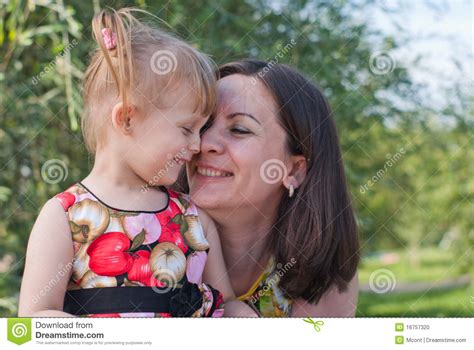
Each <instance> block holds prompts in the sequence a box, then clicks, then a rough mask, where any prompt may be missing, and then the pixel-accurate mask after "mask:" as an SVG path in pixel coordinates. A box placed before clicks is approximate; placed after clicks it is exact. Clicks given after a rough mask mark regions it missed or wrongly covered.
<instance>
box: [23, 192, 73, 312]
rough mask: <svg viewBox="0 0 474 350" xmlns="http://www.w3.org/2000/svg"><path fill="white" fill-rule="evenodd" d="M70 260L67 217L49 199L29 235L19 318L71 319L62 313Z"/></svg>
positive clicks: (71, 254) (70, 251) (54, 201)
mask: <svg viewBox="0 0 474 350" xmlns="http://www.w3.org/2000/svg"><path fill="white" fill-rule="evenodd" d="M73 258H74V248H73V244H72V239H71V231H70V228H69V223H68V221H67V217H66V215H65V213H64V209H63V208H62V206H61V205H60V203H59V202H58V201H57V200H56V199H55V198H52V199H50V200H49V201H48V202H46V204H45V205H44V206H43V208H42V209H41V212H40V214H39V216H38V218H37V219H36V222H35V224H34V226H33V229H32V231H31V234H30V238H29V241H28V250H27V253H26V263H25V271H24V273H23V279H22V283H21V292H20V303H19V309H18V316H20V317H43V316H46V317H72V315H71V314H68V313H66V312H63V311H62V310H63V303H64V295H65V292H66V288H67V284H68V281H69V278H70V276H71V273H72V261H73Z"/></svg>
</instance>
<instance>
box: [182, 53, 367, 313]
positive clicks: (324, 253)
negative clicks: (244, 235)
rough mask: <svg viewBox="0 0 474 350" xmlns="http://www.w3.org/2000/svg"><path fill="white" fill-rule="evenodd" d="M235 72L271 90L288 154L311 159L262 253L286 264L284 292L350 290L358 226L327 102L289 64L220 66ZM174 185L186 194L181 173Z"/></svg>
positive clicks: (313, 295)
mask: <svg viewBox="0 0 474 350" xmlns="http://www.w3.org/2000/svg"><path fill="white" fill-rule="evenodd" d="M232 74H242V75H246V76H250V77H252V80H253V82H257V81H260V82H262V83H263V84H264V86H265V87H266V88H267V89H268V90H269V91H270V92H271V94H272V95H273V97H274V100H275V102H276V103H277V108H278V110H279V115H278V120H279V122H280V123H281V125H282V126H283V128H284V130H286V133H287V138H286V146H287V148H288V150H289V152H290V153H291V154H293V155H303V156H304V157H305V158H306V159H307V161H308V164H307V174H306V177H305V179H304V181H303V182H302V183H301V185H300V187H299V188H298V189H297V190H296V192H295V195H294V196H293V197H291V198H290V197H288V196H283V199H282V201H281V203H280V205H279V208H278V211H279V213H278V216H277V217H278V219H277V220H276V222H275V223H274V225H273V227H272V231H271V232H270V236H269V239H268V243H267V251H270V252H271V254H272V255H273V257H274V258H275V262H276V264H277V267H278V266H284V267H285V268H284V273H279V274H278V275H279V276H280V280H279V282H278V287H279V288H280V289H281V290H282V291H283V293H285V296H286V297H288V298H290V299H292V300H295V299H297V298H303V299H305V300H307V301H308V302H310V303H313V304H317V303H318V302H319V300H320V299H321V297H322V296H323V294H324V293H326V292H327V291H328V290H329V289H330V288H332V287H334V286H335V287H337V289H338V290H339V292H343V291H345V290H347V286H348V284H349V282H350V281H351V280H352V278H353V277H354V276H355V273H356V270H357V265H358V263H359V238H358V232H357V225H356V220H355V215H354V211H353V208H352V204H351V197H350V194H349V190H348V187H347V184H346V177H345V173H344V165H343V162H342V155H341V150H340V146H339V138H338V135H337V130H336V125H335V123H334V120H333V118H332V112H331V108H330V106H329V103H328V101H327V100H326V98H325V97H324V95H323V94H322V92H321V91H320V90H319V89H318V88H317V87H316V85H314V84H313V83H312V82H310V81H309V80H308V79H306V78H305V77H304V76H303V75H302V74H301V73H299V72H298V71H297V70H295V69H293V68H291V67H289V66H286V65H283V64H271V63H269V62H264V61H259V60H242V61H238V62H233V63H228V64H226V65H223V66H221V67H220V68H219V79H221V78H224V77H226V76H229V75H232ZM175 189H177V190H178V191H182V192H188V190H189V188H188V186H187V182H186V174H185V171H183V172H182V173H181V175H180V179H179V180H178V182H177V184H175ZM294 261H296V263H294V264H292V265H291V267H289V268H288V266H289V264H288V263H290V262H291V263H292V262H294Z"/></svg>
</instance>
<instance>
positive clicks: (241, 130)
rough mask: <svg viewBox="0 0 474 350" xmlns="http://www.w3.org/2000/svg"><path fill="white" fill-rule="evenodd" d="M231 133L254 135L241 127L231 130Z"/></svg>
mask: <svg viewBox="0 0 474 350" xmlns="http://www.w3.org/2000/svg"><path fill="white" fill-rule="evenodd" d="M230 131H231V132H233V133H235V134H251V133H252V132H251V131H250V130H247V129H245V128H241V127H236V128H232V129H230Z"/></svg>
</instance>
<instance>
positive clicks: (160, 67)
mask: <svg viewBox="0 0 474 350" xmlns="http://www.w3.org/2000/svg"><path fill="white" fill-rule="evenodd" d="M133 12H139V13H144V14H147V15H150V16H153V15H151V14H150V13H149V12H146V11H144V10H139V9H133V8H123V9H120V10H118V11H116V10H113V9H110V10H102V11H101V12H100V13H98V14H96V15H95V16H94V18H93V20H92V35H93V38H94V40H95V41H96V42H97V44H98V48H97V49H96V50H95V51H94V53H93V55H92V60H91V63H90V64H89V67H88V68H87V71H86V74H85V80H84V113H83V116H82V132H83V135H84V140H85V142H86V146H87V148H88V150H89V151H90V152H92V153H94V152H95V151H96V150H97V147H98V146H99V145H101V144H102V142H103V139H104V128H105V127H107V125H109V124H108V123H107V122H108V121H109V120H110V119H109V118H108V115H110V112H111V111H112V108H113V106H114V105H115V104H116V103H117V102H122V104H123V106H124V110H125V111H127V110H128V107H129V106H131V105H134V107H137V108H138V109H141V110H142V111H143V112H145V113H146V112H147V111H149V110H150V108H151V107H158V106H159V105H160V102H159V101H160V97H163V96H164V95H165V93H166V90H167V89H168V88H173V87H175V86H176V84H179V83H186V84H187V85H188V86H189V87H190V88H191V89H192V90H193V92H194V93H195V95H196V102H197V104H196V109H195V111H198V110H199V111H200V113H201V114H202V115H203V116H208V115H210V114H211V113H212V112H213V110H214V108H215V104H216V92H215V83H216V69H215V65H214V63H213V62H212V60H211V59H210V58H209V57H208V56H206V55H205V54H203V53H201V52H200V51H198V50H197V49H195V48H193V47H192V46H191V45H189V44H187V43H186V42H184V41H183V40H181V39H179V38H177V37H176V36H174V35H172V34H170V33H167V32H165V31H163V30H161V29H159V28H157V27H155V26H153V25H150V24H145V23H143V22H141V21H139V20H138V19H137V18H135V17H134V15H133ZM153 17H154V16H153ZM104 28H107V29H108V30H111V31H112V33H113V35H114V39H115V42H116V46H115V48H113V49H108V48H107V47H106V43H105V42H104V38H103V36H102V30H103V29H104Z"/></svg>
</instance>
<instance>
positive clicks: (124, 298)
mask: <svg viewBox="0 0 474 350" xmlns="http://www.w3.org/2000/svg"><path fill="white" fill-rule="evenodd" d="M179 292H180V289H179V288H177V289H174V290H168V291H164V292H163V294H161V293H159V291H158V289H157V288H151V287H128V286H127V287H106V288H87V289H76V290H69V291H67V292H66V296H65V298H64V311H65V312H67V313H70V314H73V315H88V314H109V313H119V312H170V301H171V298H172V297H173V296H175V295H176V294H178V293H179Z"/></svg>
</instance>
